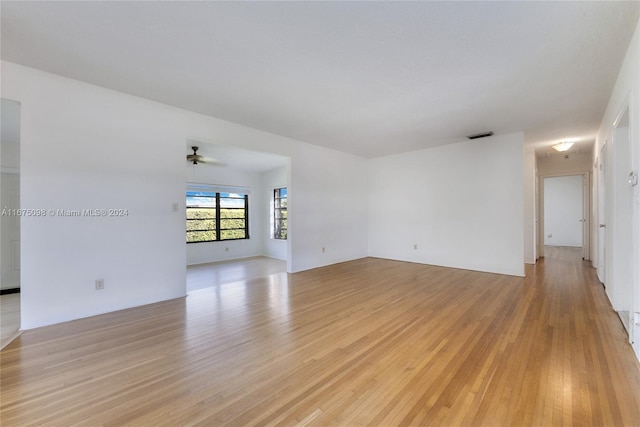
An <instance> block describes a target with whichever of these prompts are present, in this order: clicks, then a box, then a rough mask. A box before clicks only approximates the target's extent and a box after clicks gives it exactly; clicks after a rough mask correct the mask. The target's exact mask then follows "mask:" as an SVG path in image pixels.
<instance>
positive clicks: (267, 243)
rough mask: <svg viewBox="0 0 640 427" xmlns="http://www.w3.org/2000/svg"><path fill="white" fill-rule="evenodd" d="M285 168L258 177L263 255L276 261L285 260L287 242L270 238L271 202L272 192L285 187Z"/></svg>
mask: <svg viewBox="0 0 640 427" xmlns="http://www.w3.org/2000/svg"><path fill="white" fill-rule="evenodd" d="M287 174H288V172H287V168H286V167H282V168H278V169H274V170H272V171H268V172H264V173H263V174H261V176H260V181H261V182H262V194H263V195H264V199H263V202H262V242H263V246H262V247H263V254H264V255H265V256H268V257H271V258H277V259H284V260H286V259H287V240H280V239H273V238H271V202H272V200H271V199H272V196H273V190H274V189H276V188H282V187H286V186H287Z"/></svg>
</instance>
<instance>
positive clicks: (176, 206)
mask: <svg viewBox="0 0 640 427" xmlns="http://www.w3.org/2000/svg"><path fill="white" fill-rule="evenodd" d="M171 210H172V211H173V212H178V210H180V205H179V204H178V202H173V203H171Z"/></svg>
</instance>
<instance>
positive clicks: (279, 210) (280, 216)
mask: <svg viewBox="0 0 640 427" xmlns="http://www.w3.org/2000/svg"><path fill="white" fill-rule="evenodd" d="M273 238H274V239H280V240H286V239H287V189H286V188H276V189H275V190H273Z"/></svg>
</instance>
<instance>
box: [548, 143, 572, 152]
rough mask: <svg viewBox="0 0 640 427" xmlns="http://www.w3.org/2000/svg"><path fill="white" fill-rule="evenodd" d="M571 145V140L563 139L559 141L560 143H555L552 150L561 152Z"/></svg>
mask: <svg viewBox="0 0 640 427" xmlns="http://www.w3.org/2000/svg"><path fill="white" fill-rule="evenodd" d="M571 147H573V142H567V141H564V142H561V143H560V144H556V145H553V146H552V148H553V149H554V150H556V151H560V152H561V153H562V152H564V151H567V150H569V149H570V148H571Z"/></svg>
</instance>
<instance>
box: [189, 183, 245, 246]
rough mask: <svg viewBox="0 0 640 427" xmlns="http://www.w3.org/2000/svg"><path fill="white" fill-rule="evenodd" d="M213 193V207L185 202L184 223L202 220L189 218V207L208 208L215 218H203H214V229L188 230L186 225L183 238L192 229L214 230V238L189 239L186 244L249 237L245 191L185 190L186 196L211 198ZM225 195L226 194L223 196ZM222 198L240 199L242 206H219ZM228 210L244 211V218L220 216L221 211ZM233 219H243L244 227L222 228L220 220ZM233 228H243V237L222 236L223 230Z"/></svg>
mask: <svg viewBox="0 0 640 427" xmlns="http://www.w3.org/2000/svg"><path fill="white" fill-rule="evenodd" d="M189 193H205V194H206V193H208V194H209V195H207V196H205V195H194V194H189ZM231 194H238V195H239V197H233V196H231ZM214 195H215V200H216V205H215V207H202V206H189V204H188V202H187V204H186V210H185V213H186V218H185V219H186V223H185V226H186V224H188V223H189V221H200V220H202V218H189V214H188V212H189V209H210V210H214V211H215V218H205V219H214V220H215V222H214V223H215V229H211V228H209V229H197V230H189V229H188V227H186V230H185V238H186V237H187V236H188V233H189V232H194V231H196V232H197V231H215V239H214V240H198V241H191V242H190V241H189V240H187V242H186V243H187V244H191V243H212V242H227V241H230V240H248V239H250V235H249V194H247V193H232V192H221V191H189V190H187V192H186V198H188V197H202V198H208V199H211V198H213V197H214ZM224 195H226V196H224ZM223 200H242V201H243V204H244V206H243V207H223V206H221V205H222V203H221V201H223ZM225 210H226V211H229V210H238V211H243V212H244V218H242V217H231V218H223V217H222V211H225ZM234 219H239V220H243V221H244V227H242V228H239V227H230V228H222V222H223V221H224V220H234ZM233 230H243V231H244V237H236V238H223V234H224V232H225V231H233Z"/></svg>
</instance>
